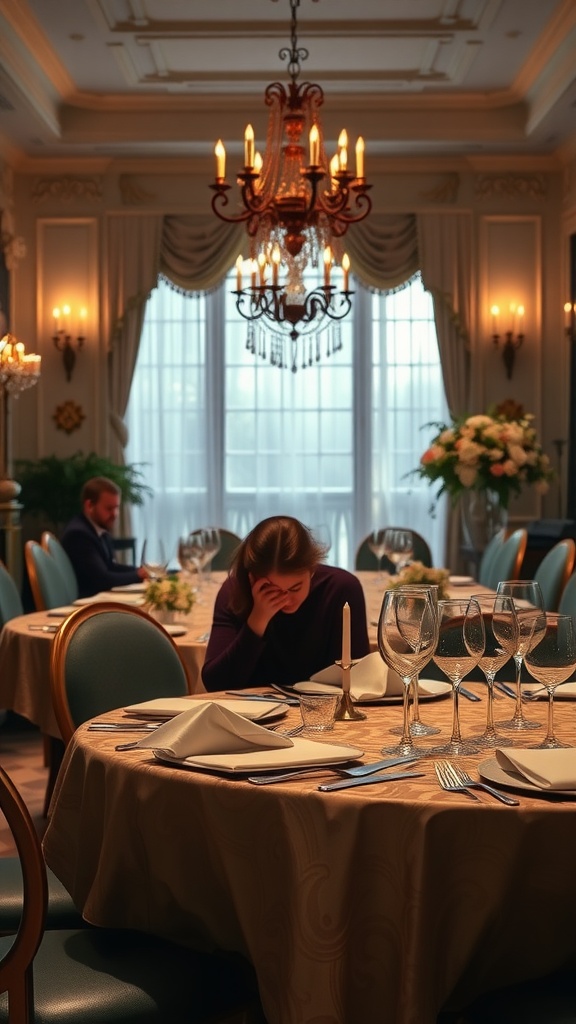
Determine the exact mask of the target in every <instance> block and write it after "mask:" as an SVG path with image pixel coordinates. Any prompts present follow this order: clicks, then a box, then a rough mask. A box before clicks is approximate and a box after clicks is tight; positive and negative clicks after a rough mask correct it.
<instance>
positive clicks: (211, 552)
mask: <svg viewBox="0 0 576 1024" xmlns="http://www.w3.org/2000/svg"><path fill="white" fill-rule="evenodd" d="M221 546H222V542H221V540H220V530H219V529H218V528H217V527H216V526H207V527H206V529H205V530H204V549H205V559H204V563H203V566H202V567H203V568H205V569H206V570H207V571H206V579H207V581H208V582H209V583H211V582H212V576H211V572H212V559H213V558H214V557H215V555H217V554H218V552H219V551H220V548H221Z"/></svg>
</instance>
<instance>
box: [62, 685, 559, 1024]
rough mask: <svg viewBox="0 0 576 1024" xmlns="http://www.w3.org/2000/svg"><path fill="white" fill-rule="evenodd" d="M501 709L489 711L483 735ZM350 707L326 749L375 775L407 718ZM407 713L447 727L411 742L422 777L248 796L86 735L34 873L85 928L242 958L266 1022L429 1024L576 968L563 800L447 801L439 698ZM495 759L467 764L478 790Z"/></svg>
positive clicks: (539, 714) (504, 708) (476, 726)
mask: <svg viewBox="0 0 576 1024" xmlns="http://www.w3.org/2000/svg"><path fill="white" fill-rule="evenodd" d="M471 688H473V689H474V690H475V691H476V692H477V694H478V695H479V696H480V697H481V698H482V699H481V700H480V701H478V702H477V703H471V702H468V701H464V702H463V706H462V707H461V726H462V732H463V735H464V736H465V737H466V736H470V735H472V734H478V733H480V732H481V731H482V729H483V726H484V722H485V716H486V699H485V688H484V687H483V685H482V684H480V683H473V684H471ZM210 696H211V697H214V696H215V695H210ZM197 699H199V698H198V697H194V696H192V697H190V700H191V701H194V700H197ZM557 705H558V706H557V709H556V728H557V733H558V736H559V737H560V738H561V739H563V740H564V741H565V742H568V743H570V744H572V745H575V744H576V716H575V715H574V703H573V701H568V700H565V701H562V700H558V702H557ZM511 707H512V705H511V702H510V700H509V699H508V698H506V697H501V698H499V699H498V700H497V701H496V705H495V717H496V721H498V720H503V719H505V718H509V717H510V711H511ZM363 710H364V711H365V713H366V718H365V719H364V720H361V721H337V722H336V724H335V728H334V730H333V731H332V732H330V733H328V734H326V737H327V738H329V740H330V742H333V743H338V744H345V745H352V746H353V747H355V748H357V749H358V750H360V751H362V752H363V754H362V756H361V758H360V760H362V761H374V760H377V759H379V758H380V757H381V756H382V755H381V753H380V751H381V749H382V747H383V746H386V747H387V746H390V745H391V744H393V743H394V742H395V739H396V738H395V737H394V735H392V734H391V733H390V731H389V730H390V729H391V728H393V727H395V726H398V725H399V724H400V722H401V707H400V706H399V705H398V704H397V703H390V702H388V703H384V704H380V705H369V706H366V707H365V708H364V709H363ZM283 711H285V715H284V717H283V718H280V719H278V723H279V724H278V727H279V728H282V729H284V728H286V729H289V728H290V727H292V726H295V725H296V724H297V723H298V721H299V709H298V707H292V706H291V707H289V708H286V709H284V708H281V709H280V712H283ZM530 714H531V716H532V717H533V718H535V719H536V720H538V721H540V722H541V723H542V729H540V730H533V731H531V732H530V735H529V737H522V739H523V740H524V741H525V743H526V744H527V745H528V742H529V743H533V742H536V741H537V737H539V738H541V737H542V736H543V735H544V723H545V718H546V705H545V703H544V702H536V701H535V702H534V703H533V704H532V705H531V706H530ZM421 716H422V719H424V720H426V721H429V722H431V723H432V724H434V725H436V726H437V727H439V728H440V730H441V732H440V733H439V734H438V735H435V736H431V737H426V738H424V739H420V740H418V743H419V745H420V746H421V747H422V748H423V749H425V751H426V756H425V757H424V758H423V759H421V760H418V761H415V762H414V764H412V765H410V766H409V768H408V766H407V767H406V769H405V770H406V771H408V770H411V771H417V772H419V773H422V774H421V775H420V777H418V778H410V779H405V780H398V781H387V782H371V783H370V784H368V785H363V786H360V787H355V788H349V789H340V790H336V791H331V792H325V791H321V790H319V788H318V787H319V785H321V784H323V783H327V782H330V781H334V780H337V779H338V778H339V777H338V775H337V774H336V773H335V772H334V770H333V769H323V770H322V771H317V772H314V773H310V774H308V775H305V776H301V777H298V778H295V779H292V780H286V781H283V782H281V783H277V784H267V785H256V784H254V783H251V782H250V781H248V779H247V777H246V776H240V777H238V776H236V775H233V774H226V773H221V774H218V773H216V772H210V771H205V770H204V771H202V770H188V769H186V768H185V767H180V766H173V765H167V764H165V763H163V762H161V761H160V760H158V759H157V758H156V757H155V756H154V753H153V751H151V750H150V749H146V750H145V749H138V748H136V749H130V750H117V749H116V747H117V746H118V745H119V744H121V743H125V742H129V741H130V740H131V739H134V738H135V736H134V733H131V732H126V733H123V732H120V731H118V732H107V733H104V732H99V731H93V730H91V729H90V728H89V724H86V725H83V726H81V727H80V728H79V729H78V730H77V732H76V733H75V735H74V737H73V739H72V741H71V743H70V744H69V746H68V748H67V751H66V754H65V758H64V762H63V765H62V769H61V772H60V775H59V778H58V782H57V787H56V790H55V793H54V797H53V801H52V806H51V814H50V820H49V825H48V829H47V832H46V834H45V838H44V852H45V856H46V860H47V863H48V865H49V866H50V867H51V869H52V870H53V871H54V872H55V873H56V875H57V876H58V877H59V878H60V879H61V880H62V882H63V883H64V885H65V886H66V887H67V889H68V890H69V891H70V893H71V894H72V896H73V898H74V901H75V903H76V905H77V906H78V908H79V909H80V910H81V911H82V913H83V914H84V916H85V918H86V919H87V920H88V921H89V922H91V923H92V924H94V925H96V926H109V927H120V928H123V927H125V928H136V929H141V930H143V931H147V932H151V933H153V934H156V935H160V936H164V937H166V938H169V939H171V940H174V941H176V942H178V943H182V944H187V945H189V946H191V947H194V948H200V949H202V948H204V949H212V948H219V949H224V950H235V951H238V952H240V953H242V954H244V955H245V956H246V957H248V959H249V960H250V961H251V962H252V964H253V965H254V967H255V970H256V973H257V977H258V982H259V987H260V994H261V999H262V1004H263V1007H264V1013H265V1016H266V1020H267V1022H268V1024H319V1022H322V1024H368V1022H369V1024H435V1022H436V1018H437V1015H438V1012H439V1011H440V1010H441V1009H442V1008H449V1009H451V1008H454V1009H455V1008H459V1007H462V1006H463V1005H465V1004H466V1003H467V1002H468V1001H469V1000H471V999H472V998H474V997H475V996H477V995H478V994H480V993H482V992H485V991H488V990H491V989H494V988H497V987H499V986H502V985H506V984H511V983H513V982H517V981H521V980H523V979H527V978H530V977H534V976H537V975H539V974H547V973H549V972H551V971H552V970H554V969H556V968H558V967H560V966H562V965H564V964H565V963H566V962H567V961H568V960H570V959H574V958H576V930H575V929H574V920H575V919H576V872H575V871H574V863H575V858H576V813H575V812H576V794H565V795H558V794H554V795H544V794H543V793H541V792H539V791H536V790H534V789H530V788H526V789H518V790H516V791H513V790H511V789H508V790H507V792H508V793H509V794H510V793H512V794H513V795H515V796H516V797H517V798H518V805H517V806H506V805H504V804H502V803H500V802H498V801H497V800H495V799H494V798H493V797H492V796H490V795H489V794H487V793H484V792H476V796H475V797H474V796H473V795H471V794H470V793H454V792H446V791H444V790H442V789H441V788H440V787H439V784H438V781H437V779H436V775H435V771H434V760H435V758H436V757H437V755H436V754H434V752H433V748H434V746H435V745H436V746H437V745H438V744H442V743H444V742H446V741H447V740H448V739H449V735H450V729H451V699H450V697H446V698H437V699H429V700H422V702H421ZM102 717H103V719H105V720H106V721H109V722H111V723H112V722H115V723H118V724H122V723H123V722H124V721H125V719H126V713H125V712H124V711H123V710H122V709H120V710H118V711H115V712H109V713H108V714H107V715H106V716H102ZM509 744H510V734H509V733H508V734H506V735H505V736H504V737H503V740H502V746H503V747H506V746H507V745H509ZM493 753H494V752H493V751H491V750H488V749H483V750H480V751H479V753H477V754H475V755H472V756H468V757H466V758H462V759H461V763H462V766H463V767H465V768H466V769H467V770H468V771H469V772H470V774H471V775H472V776H473V777H474V778H476V779H477V778H478V766H479V765H484V764H485V762H486V761H488V760H489V759H491V758H492V757H493Z"/></svg>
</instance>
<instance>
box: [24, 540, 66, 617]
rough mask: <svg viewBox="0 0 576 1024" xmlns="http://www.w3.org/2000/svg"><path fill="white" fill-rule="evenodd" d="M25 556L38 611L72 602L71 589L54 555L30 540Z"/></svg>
mask: <svg viewBox="0 0 576 1024" xmlns="http://www.w3.org/2000/svg"><path fill="white" fill-rule="evenodd" d="M24 558H25V561H26V570H27V572H28V579H29V580H30V589H31V591H32V597H33V598H34V605H35V607H36V611H39V612H42V611H45V610H46V609H47V608H58V607H59V606H60V605H66V604H70V589H69V587H68V586H67V584H66V581H65V579H64V577H63V575H62V573H61V572H60V569H59V568H58V565H57V563H56V562H55V561H54V559H53V558H52V555H49V554H48V552H47V551H44V548H43V547H42V546H41V545H40V544H38V542H37V541H35V540H28V541H26V544H25V545H24Z"/></svg>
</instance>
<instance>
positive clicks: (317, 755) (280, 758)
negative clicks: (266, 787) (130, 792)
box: [154, 736, 364, 775]
mask: <svg viewBox="0 0 576 1024" xmlns="http://www.w3.org/2000/svg"><path fill="white" fill-rule="evenodd" d="M292 743H293V746H291V747H281V748H276V749H269V750H251V751H244V752H243V753H240V754H203V755H202V756H201V757H166V756H165V755H164V754H163V755H162V756H159V754H157V753H156V751H154V756H155V757H156V759H157V760H158V761H161V762H162V763H163V764H169V765H171V766H172V767H176V768H188V769H189V770H191V771H195V770H196V769H197V768H205V769H211V770H212V771H218V772H225V773H226V774H230V775H240V774H246V773H250V772H256V771H267V770H268V769H270V771H277V770H279V769H281V768H307V767H315V766H317V765H326V767H329V766H330V765H335V764H346V763H347V762H348V761H357V760H358V758H359V757H362V755H363V753H364V751H363V750H358V748H357V747H344V746H341V745H340V744H337V743H319V742H317V741H316V740H309V739H303V738H301V737H299V736H298V737H296V736H295V737H294V739H293V741H292Z"/></svg>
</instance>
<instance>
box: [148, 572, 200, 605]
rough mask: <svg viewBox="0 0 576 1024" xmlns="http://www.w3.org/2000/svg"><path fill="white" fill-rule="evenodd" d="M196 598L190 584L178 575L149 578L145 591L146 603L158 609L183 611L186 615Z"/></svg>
mask: <svg viewBox="0 0 576 1024" xmlns="http://www.w3.org/2000/svg"><path fill="white" fill-rule="evenodd" d="M195 600H196V594H195V593H194V591H193V590H192V587H191V586H190V584H189V583H186V582H185V581H184V580H181V579H179V578H178V576H165V577H164V578H162V579H158V580H148V582H147V584H146V589H145V591H144V603H145V604H146V605H147V606H148V607H149V608H154V609H155V610H157V611H165V612H182V613H183V614H184V615H186V614H187V613H188V612H189V611H190V610H191V608H192V605H193V604H194V602H195Z"/></svg>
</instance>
